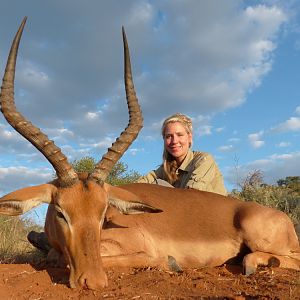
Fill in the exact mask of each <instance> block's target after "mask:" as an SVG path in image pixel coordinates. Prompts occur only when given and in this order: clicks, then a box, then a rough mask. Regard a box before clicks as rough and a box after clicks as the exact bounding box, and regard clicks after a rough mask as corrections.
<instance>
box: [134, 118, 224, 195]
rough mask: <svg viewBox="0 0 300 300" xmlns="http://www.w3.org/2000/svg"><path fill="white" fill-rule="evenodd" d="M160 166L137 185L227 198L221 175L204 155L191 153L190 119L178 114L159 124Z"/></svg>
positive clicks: (195, 152) (191, 131) (204, 153)
mask: <svg viewBox="0 0 300 300" xmlns="http://www.w3.org/2000/svg"><path fill="white" fill-rule="evenodd" d="M162 136H163V140H164V151H163V163H162V165H161V166H160V167H159V168H158V169H156V170H153V171H151V172H149V173H148V174H147V175H145V176H142V177H141V178H139V179H138V181H137V182H140V183H152V184H162V185H167V186H173V187H177V188H193V189H198V190H202V191H208V192H213V193H217V194H221V195H227V192H226V189H225V186H224V181H223V176H222V174H221V172H220V170H219V168H218V166H217V164H216V162H215V160H214V159H213V157H212V156H211V155H210V154H209V153H206V152H199V151H192V150H191V146H192V141H193V127H192V120H191V119H190V118H189V117H187V116H185V115H183V114H180V113H176V114H174V115H172V116H170V117H168V118H167V119H166V120H165V121H164V123H163V125H162Z"/></svg>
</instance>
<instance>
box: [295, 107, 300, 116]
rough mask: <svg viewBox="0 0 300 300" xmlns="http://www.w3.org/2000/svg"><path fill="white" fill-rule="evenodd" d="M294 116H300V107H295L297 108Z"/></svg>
mask: <svg viewBox="0 0 300 300" xmlns="http://www.w3.org/2000/svg"><path fill="white" fill-rule="evenodd" d="M296 114H297V115H300V106H297V107H296Z"/></svg>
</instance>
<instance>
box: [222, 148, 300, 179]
mask: <svg viewBox="0 0 300 300" xmlns="http://www.w3.org/2000/svg"><path fill="white" fill-rule="evenodd" d="M255 170H260V171H262V173H263V177H264V181H265V182H266V183H269V184H274V183H276V181H277V180H279V179H281V178H285V177H287V176H299V170H300V152H299V151H296V152H292V153H286V154H273V155H270V156H267V157H265V158H262V159H258V160H255V161H252V162H249V163H247V164H243V165H240V166H239V168H238V170H236V169H234V168H229V169H227V171H226V173H225V174H224V177H225V179H226V180H227V181H228V182H230V183H231V184H232V185H236V180H237V179H236V177H238V178H239V182H240V183H241V182H243V180H244V178H246V176H247V175H248V174H249V173H251V172H253V171H255ZM236 173H238V174H236Z"/></svg>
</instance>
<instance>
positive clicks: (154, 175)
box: [136, 166, 163, 184]
mask: <svg viewBox="0 0 300 300" xmlns="http://www.w3.org/2000/svg"><path fill="white" fill-rule="evenodd" d="M162 177H163V169H162V166H160V167H159V168H158V169H157V170H153V171H150V172H149V173H148V174H146V175H144V176H141V177H140V178H138V180H137V181H136V182H137V183H150V184H152V183H156V179H162Z"/></svg>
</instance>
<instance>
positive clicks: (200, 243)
mask: <svg viewBox="0 0 300 300" xmlns="http://www.w3.org/2000/svg"><path fill="white" fill-rule="evenodd" d="M86 176H87V175H80V176H79V177H83V178H81V179H82V181H79V182H78V183H76V184H75V185H73V186H72V187H69V188H60V187H59V186H58V185H57V184H56V182H53V183H49V184H44V185H40V186H37V187H29V188H25V189H21V190H18V191H16V192H13V193H10V194H8V195H6V196H4V197H2V198H0V213H6V214H7V205H9V203H12V202H13V204H14V205H12V208H11V210H14V207H15V214H16V213H20V211H21V213H24V212H25V211H26V210H29V209H30V208H31V207H30V203H32V205H36V202H37V198H41V199H42V201H43V202H48V203H50V205H49V208H48V213H47V217H46V224H45V231H46V234H47V236H48V239H49V242H50V243H51V245H52V246H53V247H54V248H55V249H56V251H57V252H58V253H61V255H63V256H64V259H65V261H66V262H67V263H68V264H69V266H70V286H71V287H76V286H78V285H79V286H83V287H88V288H90V289H101V288H102V287H104V286H106V285H107V277H106V274H105V272H104V270H103V266H104V268H105V267H109V266H132V267H138V266H159V267H163V268H168V257H170V256H171V257H174V258H175V260H176V262H177V264H178V265H179V266H180V267H182V268H185V267H193V268H195V267H202V266H218V265H221V264H223V263H225V262H228V261H232V260H234V259H235V258H239V257H240V256H241V255H244V254H246V255H245V257H244V260H243V264H244V268H245V273H246V274H250V273H253V272H254V271H255V269H256V268H257V266H258V265H260V264H262V265H275V266H280V267H287V268H294V269H297V270H299V269H300V247H299V241H298V239H297V235H296V233H295V230H294V226H293V224H292V222H291V220H290V219H289V218H288V217H287V216H286V215H285V214H284V213H282V212H280V211H277V210H274V209H271V208H267V207H264V206H261V205H259V204H257V203H252V202H242V201H240V200H237V199H234V198H230V197H224V196H221V195H218V194H213V193H209V192H202V191H198V190H193V189H189V190H183V189H175V188H168V187H162V186H157V185H149V184H130V185H126V186H122V187H113V186H110V185H108V184H104V185H103V186H100V185H98V184H96V183H95V182H93V181H89V180H88V181H86V180H85V179H84V178H86ZM117 209H118V210H120V211H122V212H123V213H125V214H120V212H119V211H118V210H117ZM143 211H144V212H152V213H142V212H143ZM9 214H14V212H13V211H10V213H9ZM127 214H128V215H127ZM130 214H133V215H130ZM102 224H103V226H102ZM101 228H102V230H101ZM247 252H248V253H249V252H250V253H249V254H247Z"/></svg>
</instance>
